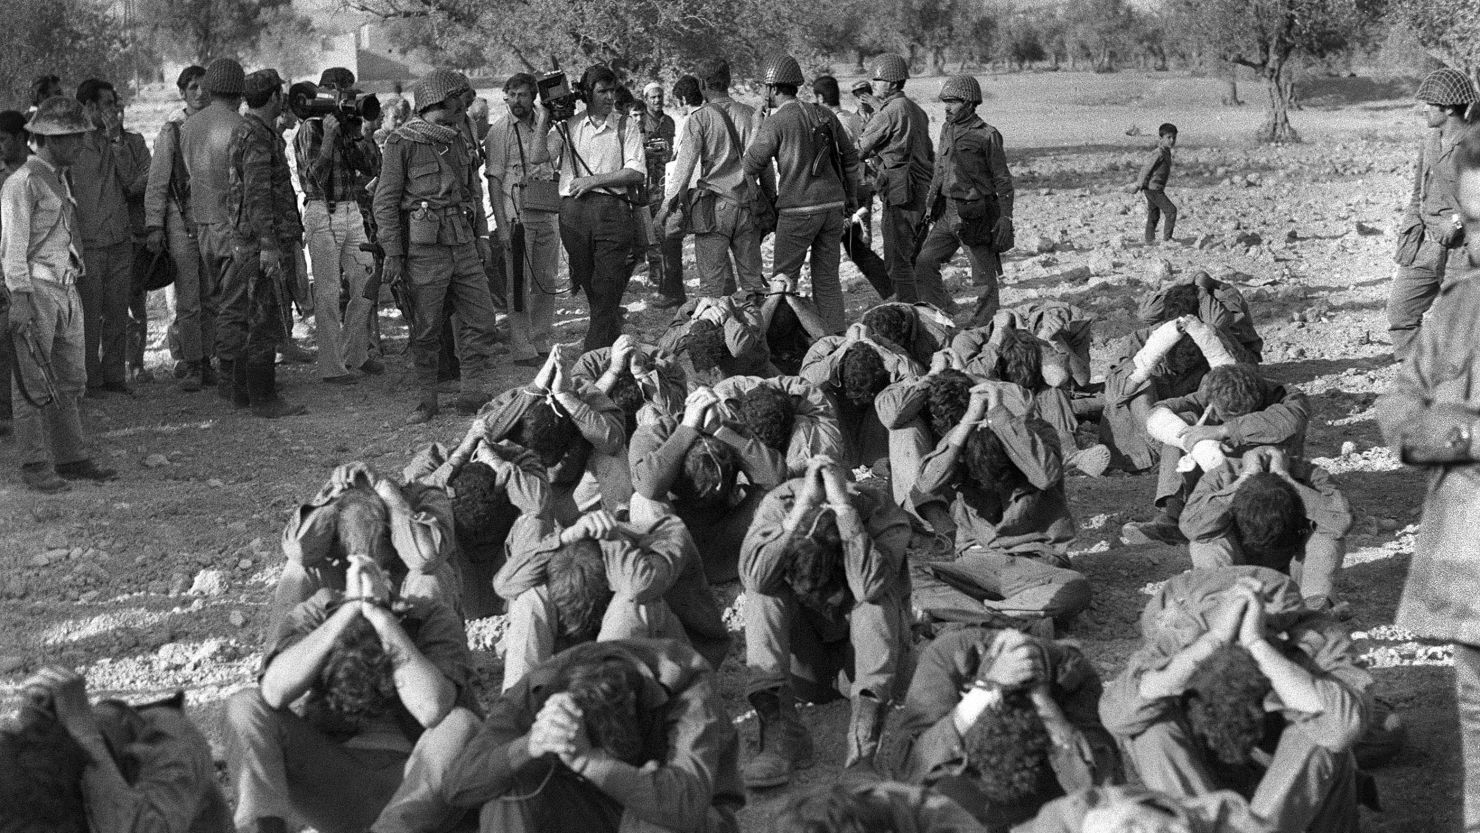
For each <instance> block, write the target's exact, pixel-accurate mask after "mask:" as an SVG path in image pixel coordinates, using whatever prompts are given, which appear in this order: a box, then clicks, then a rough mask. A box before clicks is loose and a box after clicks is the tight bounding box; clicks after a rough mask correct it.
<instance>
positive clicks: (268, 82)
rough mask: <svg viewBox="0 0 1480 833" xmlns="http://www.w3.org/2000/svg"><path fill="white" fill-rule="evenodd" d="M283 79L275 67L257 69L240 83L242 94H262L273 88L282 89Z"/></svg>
mask: <svg viewBox="0 0 1480 833" xmlns="http://www.w3.org/2000/svg"><path fill="white" fill-rule="evenodd" d="M282 88H283V79H282V76H280V75H278V73H277V70H275V69H259V70H257V71H256V72H254V73H252V74H251V75H248V76H247V80H246V81H245V82H244V83H243V84H242V94H243V95H252V96H256V95H262V94H263V93H270V92H272V91H273V90H282Z"/></svg>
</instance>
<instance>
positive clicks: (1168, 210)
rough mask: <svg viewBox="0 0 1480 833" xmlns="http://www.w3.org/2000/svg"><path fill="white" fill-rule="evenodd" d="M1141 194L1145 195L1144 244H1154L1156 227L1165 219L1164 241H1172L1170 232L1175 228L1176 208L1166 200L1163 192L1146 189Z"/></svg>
mask: <svg viewBox="0 0 1480 833" xmlns="http://www.w3.org/2000/svg"><path fill="white" fill-rule="evenodd" d="M1141 193H1143V194H1145V195H1146V242H1147V243H1148V244H1151V243H1155V242H1156V226H1157V224H1158V223H1160V222H1161V218H1162V217H1163V216H1165V217H1166V220H1167V226H1166V229H1165V231H1164V232H1163V234H1164V235H1165V238H1164V239H1166V240H1171V239H1172V232H1173V231H1174V230H1176V228H1177V206H1175V205H1173V204H1172V201H1171V200H1169V199H1167V195H1166V192H1165V191H1153V190H1151V189H1150V188H1147V189H1146V190H1145V191H1142V192H1141Z"/></svg>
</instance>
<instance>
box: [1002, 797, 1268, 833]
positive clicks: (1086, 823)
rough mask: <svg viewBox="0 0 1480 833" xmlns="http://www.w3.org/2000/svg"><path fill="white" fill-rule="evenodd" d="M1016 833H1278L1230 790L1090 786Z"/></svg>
mask: <svg viewBox="0 0 1480 833" xmlns="http://www.w3.org/2000/svg"><path fill="white" fill-rule="evenodd" d="M1017 833H1280V832H1279V831H1278V830H1276V829H1275V828H1274V827H1273V826H1271V825H1270V824H1269V822H1267V821H1265V820H1264V819H1261V818H1259V817H1258V816H1256V815H1254V811H1253V810H1250V809H1249V802H1248V801H1247V800H1245V799H1244V797H1243V796H1241V795H1239V794H1238V793H1235V792H1231V791H1228V790H1219V791H1218V792H1213V793H1208V794H1206V795H1199V796H1192V797H1188V796H1177V795H1169V794H1167V793H1162V792H1156V791H1155V790H1148V789H1146V788H1145V787H1091V788H1089V789H1086V790H1081V791H1079V792H1077V793H1073V794H1070V795H1066V796H1064V797H1063V798H1059V799H1055V800H1053V801H1050V802H1049V803H1048V804H1046V805H1044V807H1043V809H1041V810H1039V811H1038V817H1037V818H1035V819H1033V820H1032V821H1031V822H1028V823H1026V824H1024V825H1023V826H1021V827H1019V828H1017Z"/></svg>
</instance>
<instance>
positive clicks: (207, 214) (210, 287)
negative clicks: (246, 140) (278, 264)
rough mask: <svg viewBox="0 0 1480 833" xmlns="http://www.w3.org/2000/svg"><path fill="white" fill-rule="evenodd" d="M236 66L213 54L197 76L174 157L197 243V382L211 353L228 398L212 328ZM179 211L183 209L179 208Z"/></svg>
mask: <svg viewBox="0 0 1480 833" xmlns="http://www.w3.org/2000/svg"><path fill="white" fill-rule="evenodd" d="M244 78H245V74H244V73H243V72H242V65H241V64H238V63H237V62H236V61H233V60H231V59H230V58H217V59H216V60H214V61H212V62H211V64H210V66H208V67H206V74H205V76H204V77H203V78H202V79H201V86H202V87H204V88H205V92H206V95H207V96H208V97H209V99H210V103H209V104H208V105H206V107H205V108H204V109H202V110H201V111H200V112H199V113H196V114H195V115H194V116H192V117H190V118H189V119H186V121H185V123H184V124H182V125H180V158H181V160H183V161H184V163H185V175H186V177H188V178H189V180H190V196H189V200H188V204H189V209H190V213H189V215H187V217H186V219H188V220H189V221H190V222H191V223H192V224H193V225H194V226H195V237H196V242H197V243H199V244H200V260H201V264H200V322H201V323H200V335H201V344H202V348H201V349H202V356H201V367H202V384H204V376H205V370H204V368H205V366H206V365H208V364H210V356H211V354H212V353H214V354H215V355H216V360H217V368H218V373H217V376H216V385H217V387H216V393H217V395H218V396H220V397H221V398H223V399H232V398H233V389H234V388H235V387H236V372H235V368H234V367H233V366H232V365H231V364H230V363H229V362H228V361H227V358H226V352H225V350H224V349H223V348H224V345H225V342H224V341H223V340H222V336H224V335H225V328H224V327H221V326H218V323H219V322H217V320H216V319H217V314H218V313H219V311H220V309H221V302H222V296H221V293H222V290H223V287H224V284H225V281H226V273H227V272H228V271H229V270H230V269H231V261H232V258H233V252H232V228H231V219H232V215H231V213H230V212H229V211H227V209H226V168H227V160H226V154H227V150H228V149H229V148H230V146H231V137H232V136H233V135H235V133H236V128H237V125H239V124H241V121H242V117H241V114H240V113H238V112H237V111H238V110H240V109H241V103H242V80H243V79H244ZM182 210H183V209H182Z"/></svg>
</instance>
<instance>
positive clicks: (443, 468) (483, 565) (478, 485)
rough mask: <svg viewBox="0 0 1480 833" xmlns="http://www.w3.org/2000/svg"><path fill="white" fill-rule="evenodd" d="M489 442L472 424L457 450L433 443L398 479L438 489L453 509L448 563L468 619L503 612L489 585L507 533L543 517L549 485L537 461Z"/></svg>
mask: <svg viewBox="0 0 1480 833" xmlns="http://www.w3.org/2000/svg"><path fill="white" fill-rule="evenodd" d="M487 435H488V429H487V426H486V425H485V424H484V423H483V421H482V420H481V419H474V420H473V423H472V425H471V426H469V428H468V432H467V434H466V435H464V436H463V439H462V442H460V443H458V445H457V447H456V448H454V449H452V450H451V451H448V450H447V449H446V448H445V447H443V446H442V445H441V444H440V443H433V444H432V445H431V446H428V447H427V448H425V449H422V450H421V451H420V452H418V453H417V455H416V456H415V457H413V458H412V459H411V462H410V463H408V464H407V465H406V468H405V470H404V471H403V472H402V475H403V476H404V477H405V478H406V483H407V486H406V488H407V489H411V488H423V489H440V490H442V492H444V493H445V494H446V497H447V500H448V502H449V503H450V504H451V507H452V528H453V532H454V533H455V540H456V543H457V547H456V549H455V550H454V552H453V556H452V559H451V561H452V564H453V566H454V568H455V569H456V570H457V572H458V574H459V577H460V583H461V585H462V610H461V612H462V615H463V617H464V618H466V619H482V618H483V617H485V616H493V615H495V614H499V613H503V612H504V604H503V600H502V599H500V598H499V596H498V594H497V593H495V592H493V577H494V575H496V574H497V573H498V570H499V567H501V566H502V565H503V563H504V551H505V550H504V545H505V543H506V541H507V539H508V537H509V531H510V530H511V529H512V528H513V526H514V522H515V521H516V520H517V519H518V518H519V517H520V516H523V515H528V516H532V517H541V518H543V517H546V516H547V515H548V513H549V503H550V481H549V479H548V475H547V474H546V471H545V466H544V464H543V463H541V462H540V458H539V457H538V456H536V455H535V453H534V452H532V451H529V450H528V449H525V448H521V447H519V446H517V445H514V444H513V443H511V442H507V441H506V442H500V443H487V442H484V439H483V438H484V437H486V436H487Z"/></svg>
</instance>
